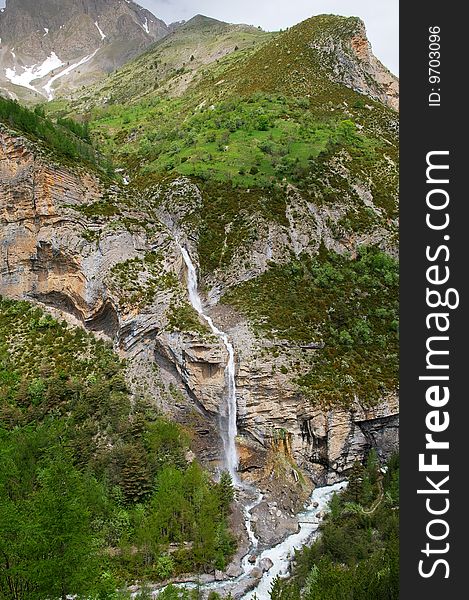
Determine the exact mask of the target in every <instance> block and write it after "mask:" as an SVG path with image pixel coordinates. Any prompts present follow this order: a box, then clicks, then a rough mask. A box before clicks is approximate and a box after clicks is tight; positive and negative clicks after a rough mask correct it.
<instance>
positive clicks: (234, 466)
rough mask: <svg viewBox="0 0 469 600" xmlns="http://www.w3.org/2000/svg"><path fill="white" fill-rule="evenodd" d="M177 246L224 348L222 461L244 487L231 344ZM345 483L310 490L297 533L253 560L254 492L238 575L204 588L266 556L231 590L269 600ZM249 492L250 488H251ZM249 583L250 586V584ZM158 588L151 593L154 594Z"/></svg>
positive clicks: (191, 287)
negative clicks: (261, 569)
mask: <svg viewBox="0 0 469 600" xmlns="http://www.w3.org/2000/svg"><path fill="white" fill-rule="evenodd" d="M176 243H177V245H178V246H179V249H180V251H181V254H182V257H183V259H184V263H185V265H186V268H187V291H188V294H189V300H190V303H191V304H192V306H193V308H194V309H195V310H196V311H197V313H198V314H199V315H200V316H201V317H202V318H203V319H204V320H205V321H206V322H207V324H208V326H209V327H210V330H211V331H212V332H213V334H214V335H215V336H217V337H218V338H220V339H221V340H222V342H223V344H224V346H225V348H226V350H227V352H228V362H227V365H226V368H225V400H226V406H225V407H224V409H225V410H226V414H225V415H223V417H222V427H221V437H222V440H223V449H224V463H225V468H226V469H227V471H228V472H229V473H230V475H231V477H232V479H233V483H234V485H235V486H236V487H237V488H238V489H244V490H245V491H247V490H248V489H250V488H248V487H247V486H245V485H244V484H243V483H242V482H241V480H240V479H239V476H238V471H237V470H238V454H237V450H236V436H237V401H236V379H235V375H236V373H235V353H234V347H233V344H232V343H231V342H230V340H229V339H228V335H227V334H226V333H225V332H224V331H221V330H220V329H218V327H216V325H215V324H214V322H213V320H212V318H211V317H209V316H208V315H207V314H205V311H204V306H203V303H202V299H201V297H200V294H199V291H198V282H197V269H196V267H195V265H194V263H193V262H192V259H191V257H190V254H189V252H188V251H187V249H186V248H184V247H183V246H182V245H181V244H180V243H179V241H178V240H177V239H176ZM346 485H347V484H346V483H345V482H342V483H337V484H334V485H330V486H326V487H318V488H316V489H315V490H314V492H313V494H312V496H311V498H310V501H309V505H308V506H307V508H306V509H305V511H304V512H303V513H302V514H300V515H299V522H300V529H299V531H298V532H297V533H295V534H293V535H290V536H289V537H287V538H286V539H285V540H284V541H283V542H281V543H280V544H278V545H277V546H273V547H272V548H267V549H265V550H264V551H262V552H261V554H260V555H259V556H257V558H256V561H255V564H252V563H251V562H250V560H249V558H250V556H251V555H253V554H254V555H256V554H257V549H258V546H259V540H258V539H257V537H256V535H255V532H254V530H253V527H252V510H253V509H254V508H255V507H256V506H257V505H258V504H260V502H262V500H263V496H262V494H260V493H258V494H257V497H256V499H255V500H254V501H253V502H251V503H250V504H247V505H246V506H245V507H244V520H245V526H246V531H247V534H248V537H249V541H250V548H249V550H248V552H247V554H246V555H245V557H244V558H243V560H242V563H241V567H242V570H243V573H242V575H240V576H239V577H237V578H236V579H234V580H231V581H222V582H212V583H209V584H206V585H205V586H204V585H202V587H205V588H206V589H211V590H217V591H220V592H222V593H223V592H226V593H228V592H231V591H234V589H235V588H236V587H237V586H241V588H238V589H242V584H243V582H246V583H248V580H251V581H252V578H250V573H251V571H252V569H253V568H254V567H255V566H260V565H261V562H262V561H263V559H270V560H271V561H272V563H273V566H272V567H271V569H269V570H268V571H267V572H265V573H263V575H262V577H261V578H260V579H259V581H258V582H257V583H256V585H255V587H254V589H252V590H251V591H249V592H241V594H239V593H238V594H236V593H235V594H234V597H238V598H242V599H243V600H254V599H256V600H270V591H271V588H272V584H273V582H274V580H275V579H276V578H277V577H286V576H287V575H288V573H289V570H290V566H291V562H292V560H293V558H294V554H295V550H299V549H300V548H302V547H303V546H304V545H305V544H306V543H308V542H309V541H310V540H311V538H312V537H313V535H314V533H315V532H316V531H317V529H318V527H319V523H320V520H319V518H318V517H317V515H318V513H320V512H324V510H326V509H327V506H328V504H329V502H330V500H331V498H332V496H333V494H334V493H335V492H337V491H339V490H341V489H343V488H344V487H345V486H346ZM251 492H252V490H251ZM180 585H181V587H186V588H191V587H193V586H194V584H193V583H186V584H180ZM251 587H252V586H251ZM248 589H249V588H248ZM159 592H161V590H158V591H156V592H155V593H154V595H155V596H157V595H158V593H159Z"/></svg>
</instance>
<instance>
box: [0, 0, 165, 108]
mask: <svg viewBox="0 0 469 600" xmlns="http://www.w3.org/2000/svg"><path fill="white" fill-rule="evenodd" d="M168 33H169V29H168V27H167V26H166V24H165V23H164V22H163V21H162V20H161V19H158V18H157V17H156V16H155V15H153V14H152V13H151V12H150V11H148V10H146V9H144V8H142V7H140V6H139V5H138V4H136V3H135V2H132V1H131V0H7V3H6V7H5V9H4V11H3V12H2V13H0V38H1V39H2V52H1V54H0V88H3V90H4V91H6V92H7V93H8V95H10V96H12V97H14V98H24V99H28V97H29V99H30V98H31V97H34V96H36V97H39V98H40V96H45V97H47V98H49V99H50V98H51V97H53V96H54V94H55V91H56V89H57V88H59V87H60V88H63V89H64V90H71V89H74V88H76V87H79V86H80V87H81V86H83V85H86V84H88V83H92V82H95V81H96V80H97V79H99V78H101V77H103V76H104V75H105V74H106V73H109V72H112V71H114V70H115V69H116V68H118V67H120V66H121V65H123V64H124V63H125V62H127V61H128V60H129V59H131V58H133V57H134V56H136V55H137V54H139V53H140V52H142V51H143V50H144V49H145V48H146V47H147V46H149V45H150V44H152V43H153V42H155V41H157V40H159V39H162V38H163V37H165V36H166V35H168Z"/></svg>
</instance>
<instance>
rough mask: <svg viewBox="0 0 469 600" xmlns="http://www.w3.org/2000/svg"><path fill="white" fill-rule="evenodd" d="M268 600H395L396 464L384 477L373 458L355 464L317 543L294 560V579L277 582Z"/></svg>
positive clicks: (333, 502) (396, 458)
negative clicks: (364, 464) (364, 462)
mask: <svg viewBox="0 0 469 600" xmlns="http://www.w3.org/2000/svg"><path fill="white" fill-rule="evenodd" d="M271 597H272V600H325V599H326V598H327V600H371V599H373V600H397V598H398V597H399V459H398V457H397V456H395V457H393V458H392V459H391V460H390V462H389V465H388V470H387V471H386V474H385V475H384V476H383V475H382V474H381V472H380V470H379V465H378V462H377V460H376V454H374V453H371V454H370V456H369V458H368V462H367V465H366V468H364V467H363V466H362V465H361V464H360V463H356V464H355V465H354V467H353V469H352V473H351V477H350V484H349V487H348V489H347V490H346V491H345V492H344V493H342V494H340V495H336V496H334V498H333V500H332V502H331V505H330V513H329V514H328V516H327V518H326V521H325V523H324V524H323V525H322V527H321V535H320V537H319V539H318V540H317V541H316V542H315V543H314V544H313V545H312V546H311V547H310V548H304V550H302V551H301V552H299V553H298V554H297V556H296V566H295V569H294V575H293V578H291V579H289V580H284V581H282V580H277V581H276V583H275V584H274V586H273V590H272V592H271Z"/></svg>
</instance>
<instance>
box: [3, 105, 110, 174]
mask: <svg viewBox="0 0 469 600" xmlns="http://www.w3.org/2000/svg"><path fill="white" fill-rule="evenodd" d="M0 123H4V124H5V125H6V126H7V127H11V128H12V129H14V130H17V131H19V132H21V133H24V134H26V135H27V136H29V137H31V138H32V139H33V140H34V141H36V140H40V141H42V142H44V143H45V146H46V148H48V149H49V150H50V151H52V152H53V154H54V155H55V156H58V157H60V158H61V159H65V160H69V161H70V160H79V161H83V162H84V163H86V164H88V165H92V166H93V167H96V168H99V169H100V170H104V171H105V172H107V173H108V174H111V173H112V167H111V165H110V163H109V162H108V161H106V160H105V159H104V158H102V157H101V156H99V155H98V153H97V152H96V150H95V149H94V148H93V147H92V146H91V145H90V141H91V140H90V137H89V130H88V125H81V124H80V123H77V122H75V121H73V120H72V119H59V120H58V121H57V123H53V122H52V121H51V120H50V119H48V118H47V117H46V116H45V113H44V111H43V109H41V108H40V107H36V109H35V110H30V109H28V108H26V107H24V106H21V105H20V104H18V103H17V102H15V101H13V100H7V99H6V98H2V97H1V96H0Z"/></svg>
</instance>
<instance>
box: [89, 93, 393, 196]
mask: <svg viewBox="0 0 469 600" xmlns="http://www.w3.org/2000/svg"><path fill="white" fill-rule="evenodd" d="M185 108H187V107H185V105H184V103H183V102H182V101H180V100H161V99H154V100H152V101H148V102H146V103H142V104H139V105H137V106H133V105H131V106H112V107H109V108H107V109H103V110H100V111H96V112H95V119H94V122H93V125H92V126H93V130H94V131H95V133H97V134H100V139H101V141H102V143H103V148H106V150H107V152H108V153H110V154H111V153H114V152H117V153H118V154H119V155H120V156H121V157H122V158H124V157H125V160H126V161H130V162H131V163H132V162H135V161H138V163H139V164H140V165H145V166H144V172H145V173H159V174H163V173H177V174H180V175H192V176H197V177H200V178H202V179H206V180H207V179H210V180H211V181H230V182H232V183H233V184H235V185H239V186H241V187H265V186H268V185H271V184H272V183H274V182H277V181H282V180H283V179H284V178H285V179H286V180H288V181H291V182H295V183H297V184H302V183H304V178H305V176H306V175H307V174H308V173H309V172H310V171H311V166H312V164H314V162H315V161H316V159H317V157H318V156H319V154H320V153H321V152H322V151H324V150H325V149H326V148H327V147H328V146H330V145H331V144H337V143H341V144H343V145H345V146H347V145H350V146H356V147H357V148H360V149H361V150H362V152H368V154H369V155H370V156H373V153H374V151H375V146H382V145H383V142H379V141H378V140H373V139H372V138H369V137H366V136H365V135H362V134H360V133H359V132H358V131H357V130H356V127H355V125H354V123H353V122H352V121H350V120H347V119H342V120H341V119H340V118H339V119H337V118H336V117H329V118H326V117H324V118H318V116H317V113H316V112H315V111H310V110H309V109H310V102H309V101H308V100H307V99H306V98H305V99H297V98H287V97H285V96H271V95H266V94H264V95H261V94H257V95H255V96H251V97H250V98H233V99H230V100H225V101H222V102H220V103H218V104H217V105H212V106H202V107H199V108H198V109H197V110H196V111H194V112H193V113H192V111H188V114H187V115H186V116H185V118H184V119H183V122H182V123H181V111H184V109H185ZM137 125H138V127H137V129H136V126H137ZM132 131H134V132H135V134H134V135H133V136H132V135H130V134H131V132H132ZM109 132H111V135H109ZM112 132H116V133H115V135H112ZM135 138H136V139H135ZM136 141H138V143H136Z"/></svg>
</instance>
